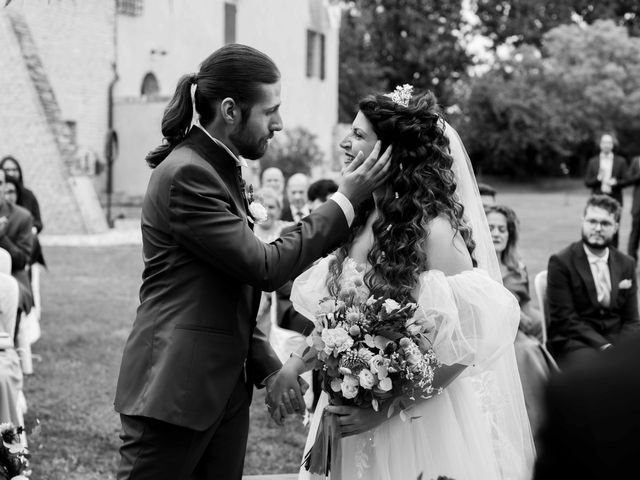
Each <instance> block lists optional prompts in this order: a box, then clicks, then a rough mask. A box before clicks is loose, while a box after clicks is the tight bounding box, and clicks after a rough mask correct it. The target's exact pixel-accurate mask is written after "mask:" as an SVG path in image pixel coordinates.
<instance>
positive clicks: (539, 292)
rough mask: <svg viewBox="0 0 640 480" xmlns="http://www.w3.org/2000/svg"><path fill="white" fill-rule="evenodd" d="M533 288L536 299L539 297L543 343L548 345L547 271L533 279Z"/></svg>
mask: <svg viewBox="0 0 640 480" xmlns="http://www.w3.org/2000/svg"><path fill="white" fill-rule="evenodd" d="M533 286H534V288H535V290H536V297H538V306H539V307H540V312H541V313H542V343H543V344H546V343H547V324H548V315H549V313H548V312H547V309H546V303H547V271H546V270H543V271H541V272H539V273H538V274H537V275H536V276H535V278H534V279H533Z"/></svg>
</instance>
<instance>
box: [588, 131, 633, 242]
mask: <svg viewBox="0 0 640 480" xmlns="http://www.w3.org/2000/svg"><path fill="white" fill-rule="evenodd" d="M614 144H615V138H614V136H613V135H612V134H610V133H605V134H603V135H602V136H601V137H600V154H599V155H597V156H595V157H593V158H591V159H590V160H589V163H588V164H587V173H586V174H585V178H584V183H585V185H586V186H587V187H588V188H590V189H591V193H592V194H605V195H609V196H610V197H611V198H615V199H616V200H617V201H618V203H619V204H620V205H621V206H622V188H623V187H624V186H625V179H626V174H627V162H626V160H625V159H624V158H623V157H621V156H619V155H614V153H613V148H614ZM612 244H613V246H614V247H616V248H617V247H618V232H616V234H615V235H614V237H613V242H612Z"/></svg>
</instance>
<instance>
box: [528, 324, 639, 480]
mask: <svg viewBox="0 0 640 480" xmlns="http://www.w3.org/2000/svg"><path fill="white" fill-rule="evenodd" d="M545 412H546V416H545V421H544V424H543V426H542V429H541V433H540V448H538V458H537V461H536V467H535V473H534V479H535V480H553V479H558V480H560V479H562V480H564V479H570V478H575V479H579V480H601V479H604V478H610V479H616V478H638V477H636V475H638V434H640V335H639V334H635V335H631V336H630V337H628V338H625V339H622V341H621V342H619V343H617V344H616V347H615V348H612V349H610V350H608V351H607V352H604V353H603V354H602V355H599V356H596V358H591V359H589V360H587V361H585V362H584V363H582V364H579V365H576V366H575V367H574V368H571V369H570V370H568V371H563V372H562V373H561V374H560V375H557V376H556V377H555V378H553V379H552V380H551V381H550V383H549V385H548V391H547V395H546V402H545ZM632 472H636V473H635V474H634V473H632Z"/></svg>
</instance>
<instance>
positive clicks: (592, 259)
mask: <svg viewBox="0 0 640 480" xmlns="http://www.w3.org/2000/svg"><path fill="white" fill-rule="evenodd" d="M582 248H584V253H586V254H587V260H589V263H597V262H601V261H604V262H605V263H608V262H609V247H607V248H606V249H605V251H604V255H602V256H601V257H599V256H598V255H596V254H595V253H593V252H592V251H591V250H589V249H588V248H587V246H586V245H585V244H584V243H583V244H582Z"/></svg>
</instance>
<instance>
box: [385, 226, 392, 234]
mask: <svg viewBox="0 0 640 480" xmlns="http://www.w3.org/2000/svg"><path fill="white" fill-rule="evenodd" d="M389 230H391V224H389V225H387V229H386V230H385V231H386V232H388V231H389Z"/></svg>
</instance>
